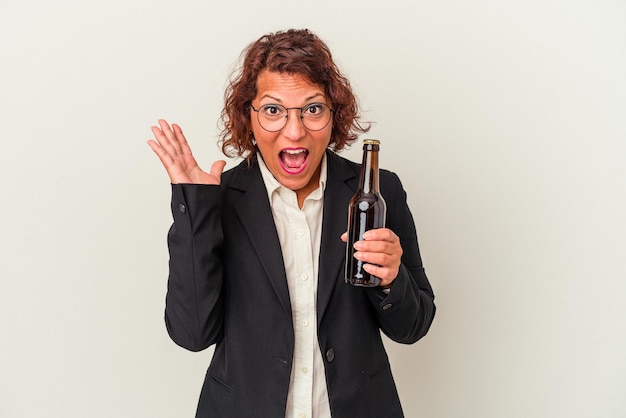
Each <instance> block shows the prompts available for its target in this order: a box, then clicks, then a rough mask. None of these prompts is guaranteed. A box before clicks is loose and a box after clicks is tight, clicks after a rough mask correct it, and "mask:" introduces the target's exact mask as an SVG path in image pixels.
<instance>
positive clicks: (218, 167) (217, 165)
mask: <svg viewBox="0 0 626 418" xmlns="http://www.w3.org/2000/svg"><path fill="white" fill-rule="evenodd" d="M225 166H226V161H224V160H217V161H215V162H214V163H213V164H212V165H211V170H210V171H209V172H210V173H211V175H212V176H215V178H217V179H218V180H219V178H220V177H221V176H222V171H224V167H225Z"/></svg>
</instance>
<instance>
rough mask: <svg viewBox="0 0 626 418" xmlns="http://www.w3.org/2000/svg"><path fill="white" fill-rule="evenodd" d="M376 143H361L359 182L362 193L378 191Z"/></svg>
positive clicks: (377, 147)
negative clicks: (361, 157)
mask: <svg viewBox="0 0 626 418" xmlns="http://www.w3.org/2000/svg"><path fill="white" fill-rule="evenodd" d="M378 149H379V146H378V145H372V144H365V145H363V163H362V165H361V179H360V182H359V184H360V185H361V189H362V190H363V193H379V188H378Z"/></svg>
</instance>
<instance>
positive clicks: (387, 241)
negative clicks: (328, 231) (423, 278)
mask: <svg viewBox="0 0 626 418" xmlns="http://www.w3.org/2000/svg"><path fill="white" fill-rule="evenodd" d="M341 239H342V241H343V242H347V241H348V234H347V233H345V232H344V233H343V234H342V235H341ZM354 248H355V249H356V252H355V253H354V257H355V258H356V259H357V260H361V261H363V262H365V263H367V264H364V265H363V269H364V270H365V271H366V272H368V273H370V274H373V275H374V276H376V277H378V278H380V286H381V287H386V286H390V285H391V283H393V281H394V280H395V279H396V277H397V276H398V271H399V270H400V261H401V259H402V246H401V245H400V238H398V236H397V235H396V234H395V233H394V232H393V231H392V230H391V229H388V228H378V229H370V230H369V231H366V232H365V233H364V234H363V240H361V241H357V242H355V243H354Z"/></svg>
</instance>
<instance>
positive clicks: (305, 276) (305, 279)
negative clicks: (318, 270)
mask: <svg viewBox="0 0 626 418" xmlns="http://www.w3.org/2000/svg"><path fill="white" fill-rule="evenodd" d="M300 277H302V281H303V282H306V281H307V280H309V276H307V275H306V274H303V275H302V276H300Z"/></svg>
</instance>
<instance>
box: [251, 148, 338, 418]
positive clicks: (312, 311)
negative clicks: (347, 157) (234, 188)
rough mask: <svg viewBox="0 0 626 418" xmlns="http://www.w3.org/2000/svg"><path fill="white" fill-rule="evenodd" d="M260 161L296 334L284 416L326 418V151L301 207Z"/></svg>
mask: <svg viewBox="0 0 626 418" xmlns="http://www.w3.org/2000/svg"><path fill="white" fill-rule="evenodd" d="M258 161H259V166H260V168H261V174H262V176H263V181H264V182H265V188H266V189H267V194H268V197H269V200H270V205H271V207H272V214H273V215H274V223H275V224H276V231H277V232H278V239H279V240H280V246H281V248H282V253H283V260H284V263H285V272H286V273H287V285H288V287H289V297H290V299H291V312H292V318H293V327H294V334H295V348H294V355H293V366H292V369H291V383H290V385H289V394H288V397H287V410H286V413H285V417H286V418H326V417H328V418H330V416H331V415H330V404H329V401H328V390H327V388H326V375H325V371H324V361H323V359H322V353H321V351H320V347H319V344H318V341H317V313H316V306H317V273H318V268H319V255H320V242H321V235H322V215H323V205H324V187H325V185H326V176H327V174H326V155H324V157H323V159H322V162H321V165H322V167H321V172H320V183H319V187H318V188H317V189H315V190H314V191H313V192H311V194H310V195H309V196H307V198H306V199H305V200H304V203H303V205H302V209H300V208H299V207H298V199H297V197H296V193H295V192H294V191H293V190H289V189H287V188H286V187H284V186H282V185H281V184H280V183H279V182H278V181H277V180H276V179H275V178H274V176H273V175H272V173H271V172H270V171H269V169H268V168H267V166H266V165H265V163H264V162H263V159H262V158H261V156H260V155H259V156H258Z"/></svg>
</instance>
